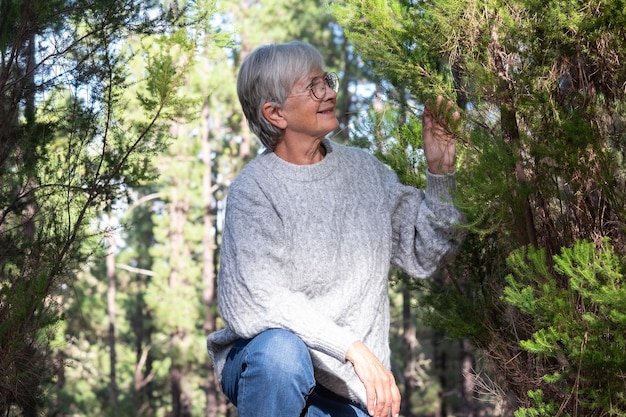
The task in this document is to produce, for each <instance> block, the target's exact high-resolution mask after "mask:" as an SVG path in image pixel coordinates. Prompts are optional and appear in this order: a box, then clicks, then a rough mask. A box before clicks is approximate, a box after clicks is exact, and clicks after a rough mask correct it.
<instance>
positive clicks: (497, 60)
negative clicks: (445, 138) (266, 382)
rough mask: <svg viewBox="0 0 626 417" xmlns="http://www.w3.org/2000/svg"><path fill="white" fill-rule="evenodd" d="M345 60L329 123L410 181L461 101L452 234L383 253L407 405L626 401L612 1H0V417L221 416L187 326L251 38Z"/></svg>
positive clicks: (617, 407) (214, 312)
mask: <svg viewBox="0 0 626 417" xmlns="http://www.w3.org/2000/svg"><path fill="white" fill-rule="evenodd" d="M292 39H301V40H305V41H308V42H310V43H312V44H313V45H315V46H316V47H318V48H319V49H320V51H321V52H322V53H323V55H324V56H325V58H326V63H327V68H328V70H332V71H335V72H337V73H338V74H340V79H341V87H340V92H339V96H338V102H337V115H338V117H339V120H340V129H339V130H338V131H337V132H336V133H335V134H334V137H333V139H334V140H336V141H340V142H342V143H347V144H351V145H353V146H361V147H365V148H367V149H370V150H371V151H372V152H373V153H375V154H376V155H377V156H379V157H380V158H381V159H382V160H383V161H384V162H385V163H387V164H388V165H389V166H390V167H391V168H392V169H394V170H395V171H396V172H397V173H398V175H399V177H400V178H401V180H402V181H404V182H406V183H409V184H413V185H415V186H418V187H423V186H424V185H425V178H424V172H425V168H424V164H423V161H422V158H421V154H420V152H419V148H420V146H421V124H420V116H421V111H422V109H423V105H424V103H426V102H427V101H428V100H432V99H433V98H434V97H436V96H437V95H438V94H442V95H444V96H446V97H448V98H450V99H453V100H454V101H455V102H456V103H457V105H458V107H459V108H460V109H461V111H462V122H461V126H458V127H455V133H457V135H458V139H459V149H458V152H459V158H458V169H457V177H458V183H459V186H458V189H457V191H458V192H457V194H456V195H455V198H456V202H457V204H458V205H459V206H460V207H461V208H462V209H463V210H464V211H465V213H466V214H467V218H468V225H467V229H468V230H467V233H468V235H467V239H466V241H465V244H464V246H463V248H462V250H461V252H460V253H459V255H458V257H457V259H456V260H455V261H454V263H453V264H451V265H448V266H446V267H445V268H444V269H443V270H442V271H440V273H438V274H437V276H435V277H433V279H430V280H425V281H418V282H416V281H414V280H411V279H409V278H408V277H406V276H405V275H403V273H402V272H401V271H393V273H392V276H391V277H390V278H391V285H390V288H389V294H390V299H391V303H392V334H391V340H392V345H393V346H392V350H393V351H394V355H393V368H394V369H393V371H394V373H395V375H396V380H397V382H398V383H399V385H400V388H401V392H402V394H403V403H402V412H401V415H402V416H404V417H418V416H420V417H450V416H459V417H478V416H494V417H496V416H515V417H539V416H544V417H555V416H563V417H565V416H571V417H589V416H626V341H625V333H624V329H625V328H626V288H625V286H624V274H625V270H626V269H625V268H626V265H625V263H626V198H625V192H626V170H625V166H624V165H625V163H626V162H625V160H624V156H625V155H624V153H625V151H626V123H625V122H626V120H625V118H626V116H625V114H626V111H625V110H626V109H625V98H626V65H624V63H625V62H626V4H625V2H624V1H623V0H611V1H607V0H586V1H583V0H542V1H537V0H508V1H502V0H438V1H431V0H345V1H337V2H331V3H328V2H326V1H324V0H248V1H243V0H241V1H219V0H79V1H71V0H0V50H1V53H2V60H1V61H0V416H6V417H13V416H27V417H31V416H33V417H34V416H58V417H61V416H111V417H118V416H120V417H121V416H146V417H148V416H155V417H158V416H167V417H169V416H172V417H182V416H185V417H187V416H207V417H217V416H221V417H224V416H236V410H235V409H234V408H233V407H232V406H231V405H229V404H228V402H227V401H226V399H225V398H224V397H223V395H221V393H220V392H219V389H218V388H217V386H216V381H215V378H214V375H213V370H212V365H211V363H210V360H209V357H208V355H207V353H206V348H205V338H206V335H207V334H208V333H210V332H212V331H213V330H215V329H216V328H219V327H220V326H221V325H222V323H221V321H220V317H219V311H218V308H217V304H216V297H215V294H216V293H215V284H216V275H217V266H218V263H219V247H220V233H221V227H222V216H223V212H224V207H225V201H226V196H227V193H228V187H229V184H230V183H231V181H232V179H233V178H234V177H235V176H236V175H237V173H238V172H239V170H240V169H241V168H242V167H243V166H244V165H245V164H246V162H247V161H249V160H250V159H252V158H254V156H255V155H256V154H257V152H258V151H259V150H260V149H259V145H258V143H257V141H256V139H255V138H254V137H253V136H252V135H251V133H250V132H249V130H248V129H247V126H246V122H245V120H244V119H243V117H242V113H241V111H240V109H239V104H238V101H237V98H236V93H235V79H236V75H237V70H238V66H239V64H240V62H241V61H242V59H243V58H245V56H246V55H247V54H248V53H249V52H250V51H251V50H252V49H253V48H254V47H256V46H258V45H260V44H263V43H268V42H275V41H278V42H283V41H288V40H292Z"/></svg>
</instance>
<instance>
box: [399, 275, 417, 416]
mask: <svg viewBox="0 0 626 417" xmlns="http://www.w3.org/2000/svg"><path fill="white" fill-rule="evenodd" d="M415 332H416V329H415V323H414V318H413V315H412V314H411V292H410V291H409V288H408V287H407V285H406V284H402V344H403V347H404V350H405V352H407V359H406V362H405V364H404V371H403V375H404V392H403V394H402V398H403V399H404V400H403V401H402V409H401V410H400V413H401V414H402V416H403V417H414V414H413V411H412V410H411V408H412V407H411V405H412V401H411V398H412V397H413V394H414V393H415V390H416V388H417V375H416V367H417V348H418V342H417V337H416V336H415Z"/></svg>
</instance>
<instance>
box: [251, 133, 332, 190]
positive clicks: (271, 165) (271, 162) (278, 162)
mask: <svg viewBox="0 0 626 417" xmlns="http://www.w3.org/2000/svg"><path fill="white" fill-rule="evenodd" d="M322 145H323V146H324V147H325V148H326V156H324V159H322V160H321V161H320V162H317V163H315V164H310V165H297V164H292V163H291V162H287V161H285V160H283V159H281V158H280V157H278V156H277V155H276V154H275V153H274V152H271V151H265V152H264V153H263V154H262V155H261V158H260V159H261V161H260V162H261V163H262V165H264V166H266V167H267V168H268V169H269V170H270V172H272V174H273V175H274V176H275V177H277V178H289V179H292V180H294V181H302V182H308V181H317V180H320V179H322V178H325V177H327V176H329V175H330V174H332V173H333V172H334V170H335V168H336V167H337V165H338V163H339V155H337V152H336V149H334V147H336V146H337V145H336V144H334V143H332V142H331V141H330V140H328V139H324V140H323V141H322Z"/></svg>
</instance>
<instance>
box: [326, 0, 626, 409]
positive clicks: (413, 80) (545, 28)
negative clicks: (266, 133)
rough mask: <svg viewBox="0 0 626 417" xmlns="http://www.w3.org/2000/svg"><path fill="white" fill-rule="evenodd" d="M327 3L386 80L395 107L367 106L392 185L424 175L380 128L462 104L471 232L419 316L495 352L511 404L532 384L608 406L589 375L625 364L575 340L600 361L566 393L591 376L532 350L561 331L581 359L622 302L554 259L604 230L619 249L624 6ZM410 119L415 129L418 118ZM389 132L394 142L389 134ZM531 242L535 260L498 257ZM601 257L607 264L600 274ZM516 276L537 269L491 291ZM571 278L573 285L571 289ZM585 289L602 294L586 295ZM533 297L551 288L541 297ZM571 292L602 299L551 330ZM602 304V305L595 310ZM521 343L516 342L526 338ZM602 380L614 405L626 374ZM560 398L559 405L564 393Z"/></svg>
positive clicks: (493, 360) (560, 1)
mask: <svg viewBox="0 0 626 417" xmlns="http://www.w3.org/2000/svg"><path fill="white" fill-rule="evenodd" d="M331 9H332V10H333V13H335V15H336V16H337V17H338V20H339V21H340V23H341V24H342V25H343V26H344V27H345V28H346V33H347V35H348V38H349V39H350V40H351V41H352V42H353V43H354V45H355V50H356V51H357V52H358V53H359V54H361V55H362V56H363V59H364V60H365V61H366V63H367V64H368V65H370V66H372V68H374V71H375V72H376V74H377V75H378V76H379V77H380V78H381V79H382V80H384V81H383V82H381V86H382V88H383V91H384V92H385V93H386V96H385V97H387V98H389V102H388V103H385V106H383V107H382V109H383V110H382V111H383V114H384V113H385V112H391V113H395V114H399V116H394V117H389V115H382V116H381V114H375V116H374V117H372V120H373V121H372V123H371V130H370V132H371V134H372V135H375V136H377V139H376V140H375V141H374V143H376V144H381V143H383V144H385V145H386V147H383V148H381V147H380V146H377V147H376V149H377V150H381V149H382V150H383V151H387V150H390V152H389V154H387V153H386V152H383V153H384V154H385V155H384V156H383V159H384V160H385V161H386V162H388V163H389V165H390V166H392V167H393V169H394V170H396V171H397V172H398V174H399V176H400V177H401V178H402V179H403V181H406V182H407V183H411V184H420V181H423V180H422V178H421V177H422V176H421V174H419V172H413V169H414V168H415V165H414V160H412V159H411V158H409V156H410V153H407V152H406V149H407V148H406V142H404V143H402V139H401V135H400V134H399V133H398V132H400V131H402V130H403V129H402V128H401V127H399V128H398V129H397V130H394V129H388V125H387V124H386V122H385V121H386V120H392V119H393V120H394V121H395V122H397V123H398V124H399V125H400V126H402V125H403V124H404V123H405V120H406V117H405V116H404V115H406V114H410V115H411V117H413V116H419V115H420V113H421V108H422V105H423V104H424V103H427V102H428V100H431V99H432V97H433V96H435V95H437V94H443V95H444V96H446V97H450V98H453V99H455V100H456V102H457V104H459V106H461V110H462V120H463V123H464V126H463V128H464V131H465V133H460V132H459V134H458V139H459V140H458V147H457V149H458V155H459V158H458V160H459V162H458V169H457V178H458V183H459V187H458V189H457V195H456V199H455V202H456V203H457V204H458V205H459V207H461V208H462V209H463V210H464V212H465V213H466V215H467V218H468V230H469V235H468V237H467V239H466V242H465V244H464V245H463V248H462V251H461V253H460V254H459V256H458V257H457V261H456V263H455V265H454V268H453V269H451V271H453V273H452V274H451V275H452V276H449V277H448V280H447V283H446V285H438V284H436V283H433V285H427V291H428V292H427V296H426V299H425V300H426V302H427V303H428V304H429V306H430V307H431V308H430V311H428V314H427V315H426V318H427V320H428V321H429V323H431V324H432V325H433V326H436V327H437V328H439V329H444V330H446V331H447V332H448V333H449V334H450V335H453V336H455V337H464V338H469V339H470V340H471V341H472V342H473V344H474V345H475V346H476V347H477V348H478V349H480V350H481V351H482V352H484V353H485V357H487V358H490V365H489V366H490V367H491V368H492V369H493V370H495V371H494V372H495V374H496V375H495V376H494V379H495V381H496V383H498V384H499V385H501V386H503V387H504V390H505V391H506V393H507V395H508V396H509V398H514V399H513V400H512V401H509V402H508V405H507V407H509V411H511V412H512V411H513V410H514V409H515V408H516V406H517V405H516V403H520V404H530V403H532V402H533V401H535V400H537V398H538V397H534V400H531V396H529V394H528V393H529V392H531V391H532V390H537V389H540V390H541V392H542V395H543V397H542V399H541V400H540V401H539V402H541V403H542V404H558V405H559V407H560V406H561V404H564V408H563V409H558V410H557V412H559V413H562V414H563V413H570V414H571V415H576V412H575V411H576V410H582V408H583V407H593V406H592V405H591V404H595V405H596V406H598V408H597V409H596V411H597V412H598V413H599V414H598V415H600V414H601V413H603V412H604V413H609V410H611V408H610V407H611V406H610V405H609V404H608V403H607V401H604V400H606V398H608V397H605V398H604V400H600V398H601V395H600V393H601V390H600V389H599V388H598V387H600V386H602V383H603V380H604V379H606V378H605V377H602V375H610V377H609V379H611V380H612V381H622V384H623V371H619V369H618V368H616V367H614V366H613V365H612V364H610V363H607V364H605V363H603V362H602V361H601V359H599V358H593V356H594V354H592V353H590V352H589V349H586V353H585V355H586V356H585V358H589V361H590V362H592V363H597V364H599V365H601V366H602V367H604V368H603V371H602V372H604V374H603V373H602V372H597V371H594V369H593V367H592V366H588V367H584V368H580V372H581V373H580V376H579V378H578V380H579V381H581V382H579V385H577V389H578V388H580V387H583V386H595V387H596V389H597V391H594V392H595V393H597V394H598V396H596V394H590V393H587V394H585V395H586V396H585V395H578V394H580V392H578V391H577V392H576V395H574V393H573V392H571V393H570V392H567V391H566V390H564V389H562V388H563V386H564V385H567V384H569V386H570V387H573V386H574V384H572V383H571V381H566V377H564V376H563V374H561V373H559V372H561V371H562V370H560V368H558V361H559V360H561V356H559V357H558V358H551V359H550V360H543V359H541V358H543V356H542V355H544V354H546V353H548V352H550V354H552V355H556V354H557V353H558V354H559V355H563V354H564V353H563V352H561V350H559V349H561V348H560V347H558V346H556V347H555V346H554V343H553V342H554V340H555V339H556V338H557V335H560V336H559V337H562V338H564V340H565V341H566V342H567V343H571V346H570V348H568V350H567V353H568V355H571V358H570V359H569V360H570V361H573V362H572V363H571V364H569V365H568V366H570V365H571V366H573V364H574V362H575V361H576V359H577V358H579V357H582V354H581V353H580V351H581V346H582V345H585V344H587V343H590V340H591V339H585V334H587V333H586V332H587V331H589V330H590V329H595V330H594V331H597V332H598V336H597V337H598V340H597V341H595V342H598V343H600V342H601V341H602V340H603V339H602V336H600V335H599V334H600V330H599V328H602V326H606V325H607V324H606V323H605V320H609V321H610V320H614V321H615V324H617V323H619V319H620V317H621V316H622V314H623V311H624V309H623V306H620V305H619V304H617V303H615V302H613V301H612V298H611V297H612V295H609V294H612V293H611V291H610V290H608V287H607V288H604V289H601V288H600V287H598V288H596V287H594V285H595V284H593V282H592V281H584V282H582V281H581V282H577V279H579V278H577V277H573V278H570V276H572V274H571V273H570V272H567V271H566V270H561V269H559V268H563V266H561V265H559V264H558V263H556V259H558V258H553V256H554V255H555V254H557V253H561V256H565V255H564V254H565V253H567V252H566V251H565V252H563V251H564V250H562V248H570V247H575V242H579V241H585V240H587V241H598V240H601V239H603V238H609V239H610V241H611V243H612V245H613V246H612V247H613V251H614V253H615V254H617V255H618V256H622V257H623V256H626V203H625V202H626V198H625V197H626V182H625V181H624V172H626V170H625V166H624V162H625V161H624V158H623V155H624V152H625V150H626V124H625V119H624V116H623V114H624V113H623V109H624V103H626V92H625V91H624V89H623V80H624V79H626V72H625V67H624V66H623V65H620V64H619V63H620V62H623V61H624V60H625V59H626V42H625V39H626V37H624V33H625V30H626V29H624V28H626V20H625V18H626V15H625V13H624V3H623V2H622V1H619V2H611V1H597V2H592V3H589V2H586V1H578V0H548V1H537V0H515V1H507V2H502V1H498V0H470V1H459V0H442V1H436V2H430V1H423V2H422V1H403V0H394V1H385V2H383V1H375V0H371V1H370V0H367V1H361V0H352V1H351V0H348V1H345V2H342V3H338V4H334V5H332V6H331ZM620 86H621V87H620ZM393 105H395V107H394V108H395V110H390V108H391V107H393ZM406 123H407V125H409V126H410V125H411V123H412V122H411V121H409V122H406ZM380 126H383V127H385V128H384V129H378V127H380ZM411 131H412V132H413V134H419V133H418V132H419V129H411ZM389 133H391V136H392V140H391V141H387V142H386V141H385V139H383V138H384V136H385V135H386V134H389ZM362 136H366V134H362ZM414 140H415V141H417V139H414ZM389 143H391V144H392V145H391V146H389V145H388V144H389ZM528 246H530V247H534V248H536V249H537V250H538V252H537V253H543V255H542V256H544V258H541V257H540V256H539V255H536V256H534V258H532V259H531V258H524V262H522V261H519V262H514V263H511V262H506V260H507V258H508V257H509V255H511V254H514V255H511V256H513V257H514V256H521V255H519V253H518V252H517V250H518V248H520V247H524V248H525V247H528ZM542 251H543V252H542ZM605 266H606V268H604V267H603V268H604V269H603V271H604V272H603V273H606V271H608V270H610V268H609V265H608V264H607V265H605ZM596 272H597V271H594V272H593V273H592V272H588V273H587V275H589V274H596ZM511 274H523V275H525V276H528V277H535V278H536V279H534V280H531V282H528V283H526V284H525V285H524V286H523V288H520V289H519V291H518V293H517V298H516V302H517V303H518V304H517V307H515V308H513V307H512V306H511V305H510V304H509V303H510V301H511V300H509V299H508V298H502V295H503V293H504V287H505V283H506V281H505V277H507V276H510V275H511ZM542 277H543V278H542ZM544 278H545V280H546V281H545V282H544V281H542V279H544ZM580 279H582V278H580ZM585 279H589V277H588V276H585ZM551 280H556V282H552V281H551ZM570 280H571V281H572V282H573V283H574V285H577V286H578V287H579V288H582V289H581V290H576V291H578V293H579V295H577V296H576V297H574V296H573V295H572V293H571V286H570V285H571V284H570V283H569V281H570ZM602 285H604V284H602ZM602 285H601V286H602ZM591 287H593V288H595V289H594V290H591V289H589V288H591ZM585 288H587V289H589V291H591V293H595V291H598V292H597V293H595V294H596V296H592V295H591V293H589V294H587V295H584V291H587V290H584V289H585ZM508 291H510V290H508ZM543 293H545V294H550V295H549V296H548V295H546V297H545V298H542V299H541V300H538V299H537V294H543ZM550 297H552V298H550ZM582 297H587V298H586V299H585V300H586V303H587V304H589V303H591V304H593V305H594V306H597V311H596V310H586V309H584V308H583V310H584V314H583V313H581V315H580V317H579V318H578V321H577V323H579V326H580V327H575V326H570V327H567V328H561V327H559V326H557V325H556V324H557V323H558V320H559V317H560V316H563V317H564V318H568V317H569V316H567V315H565V312H567V311H569V312H570V313H571V314H574V312H575V311H577V310H576V308H580V300H581V299H582ZM604 302H608V303H609V305H610V306H612V307H609V306H608V305H607V307H601V306H602V305H603V303H604ZM587 304H585V305H587ZM524 309H527V310H531V311H533V314H537V313H538V312H542V314H544V316H545V317H552V318H553V319H554V323H555V324H554V325H553V326H552V327H551V326H550V325H546V326H544V327H537V326H539V324H540V323H539V322H537V321H534V320H532V319H530V318H529V317H528V316H527V314H526V313H525V312H524V311H525V310H524ZM605 309H606V311H605ZM600 311H603V313H602V319H599V318H598V314H600V313H599V312H600ZM538 319H539V318H538ZM583 324H584V325H583ZM594 326H598V328H595V327H594ZM611 329H613V328H611ZM570 332H571V333H570ZM612 332H613V333H616V332H617V333H619V330H616V331H613V330H612ZM564 334H565V336H564ZM593 336H594V333H588V334H587V337H588V338H589V337H591V338H592V337H593ZM615 338H617V340H618V343H617V344H616V345H617V346H618V348H619V346H620V344H619V343H621V342H620V340H619V339H620V337H619V336H614V335H612V336H611V337H608V338H606V342H607V345H606V346H604V347H603V348H605V349H607V350H606V351H604V352H603V354H607V355H609V356H610V357H615V352H612V351H610V349H609V344H608V341H614V340H616V339H615ZM521 340H525V341H527V342H524V344H523V346H524V348H522V347H521V345H520V343H519V341H521ZM595 342H594V343H595ZM576 346H577V347H576ZM550 349H556V350H554V351H551V350H550ZM543 350H546V351H545V352H544V351H543ZM575 352H579V353H578V356H576V353H575ZM598 355H600V354H598ZM611 355H613V356H611ZM597 361H599V362H597ZM609 362H610V361H609ZM553 367H556V368H555V369H553ZM557 370H559V372H557ZM544 375H549V376H548V377H547V378H546V380H541V379H539V378H540V377H541V376H544ZM582 381H584V383H583V382H582ZM594 384H596V385H594ZM557 388H558V389H557ZM611 389H613V391H612V392H611V393H610V394H609V393H608V392H607V393H606V396H609V395H611V396H612V397H611V399H612V400H614V401H616V402H618V403H619V401H621V400H620V398H621V397H623V392H624V387H623V385H622V386H621V390H620V389H619V388H615V387H611ZM570 394H572V397H571V398H570V401H569V402H567V401H564V400H565V399H566V398H567V395H570ZM579 402H580V403H579ZM599 404H602V405H599ZM602 407H605V408H604V409H603V408H602ZM536 408H537V407H536ZM537 410H539V408H537ZM615 410H617V408H613V409H612V411H610V412H615ZM535 411H536V410H535ZM552 411H554V410H553V409H543V410H541V411H538V412H541V413H543V415H550V413H551V412H552ZM563 415H564V414H563ZM580 415H586V414H584V413H582V414H580Z"/></svg>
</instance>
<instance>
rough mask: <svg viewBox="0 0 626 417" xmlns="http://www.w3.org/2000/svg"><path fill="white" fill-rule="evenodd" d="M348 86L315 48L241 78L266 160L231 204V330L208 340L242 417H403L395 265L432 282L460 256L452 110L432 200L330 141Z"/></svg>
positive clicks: (438, 137) (436, 136) (259, 53)
mask: <svg viewBox="0 0 626 417" xmlns="http://www.w3.org/2000/svg"><path fill="white" fill-rule="evenodd" d="M338 82H339V81H338V79H337V75H336V74H333V73H327V72H324V61H323V59H322V56H321V55H320V53H319V52H318V51H317V50H316V49H314V48H313V47H312V46H310V45H309V44H306V43H303V42H290V43H286V44H273V45H267V46H262V47H259V48H257V49H256V50H254V51H253V52H252V53H251V54H250V55H249V56H248V57H247V58H246V59H245V60H244V62H243V64H242V66H241V70H240V72H239V77H238V80H237V92H238V95H239V100H240V102H241V105H242V107H243V111H244V113H245V115H246V117H247V119H248V123H249V125H250V128H251V129H252V131H253V132H254V133H255V134H256V135H257V136H258V137H259V139H260V140H261V141H262V143H263V145H264V146H265V148H266V150H265V152H263V153H262V154H261V155H259V156H258V157H257V158H255V159H254V160H253V161H251V162H250V163H249V164H248V165H247V166H246V167H245V168H244V169H243V171H242V172H241V173H240V174H239V175H238V177H237V178H236V179H235V181H234V182H233V184H232V186H231V188H230V191H229V194H228V203H227V208H226V223H225V227H224V235H223V241H222V249H221V265H220V271H219V282H218V288H219V293H218V294H219V307H220V311H221V315H222V318H223V319H224V322H225V323H226V327H225V328H224V329H223V330H221V331H218V332H216V333H213V334H211V335H209V337H208V340H207V345H208V350H209V353H210V355H211V358H212V360H213V363H214V367H215V370H216V373H217V375H218V378H219V379H220V382H221V388H222V390H223V392H224V394H225V395H226V396H227V397H228V398H229V400H230V401H232V402H233V403H234V404H235V405H236V406H237V410H238V415H239V417H252V416H254V417H258V416H261V417H300V416H309V417H318V416H363V417H364V416H367V415H368V414H369V415H371V416H381V417H383V416H384V417H388V416H390V415H394V416H395V415H397V414H398V413H399V410H400V392H399V390H398V388H397V386H396V383H395V380H394V377H393V375H392V373H391V372H390V351H389V320H390V315H389V299H388V295H387V285H388V282H387V279H388V272H389V268H390V264H394V265H397V266H398V267H400V268H402V269H403V270H405V271H406V272H407V273H409V274H410V275H412V276H414V277H418V278H425V277H428V276H430V275H432V273H433V272H434V271H435V270H436V269H437V268H438V267H439V266H440V265H441V263H442V261H443V260H444V259H446V258H448V257H449V255H450V254H452V253H453V251H454V250H455V248H456V247H457V246H458V244H459V236H458V233H456V228H455V227H454V224H455V223H456V222H458V221H459V220H460V219H461V216H460V214H459V212H458V211H457V210H456V209H455V208H454V206H453V205H452V204H451V202H450V200H451V196H450V190H451V189H452V188H453V187H454V184H455V179H454V159H455V145H454V138H453V136H452V135H451V134H449V133H448V132H447V130H446V129H445V124H444V122H442V121H440V119H439V118H438V117H436V116H435V115H436V114H438V111H437V112H436V111H435V110H434V109H433V110H427V111H426V112H425V115H424V126H423V139H424V152H425V156H426V160H427V163H428V173H427V187H426V191H425V192H424V191H422V190H419V189H416V188H413V187H408V186H405V185H402V184H400V183H399V182H398V179H397V177H396V175H394V173H393V172H391V171H390V170H389V169H388V168H387V167H385V166H384V165H383V164H382V163H380V162H379V161H378V160H377V159H376V158H375V157H373V156H372V155H371V154H369V153H368V152H366V151H364V150H362V149H358V148H351V147H346V146H343V145H340V144H337V143H334V142H332V141H331V140H329V139H327V138H326V135H328V134H329V133H330V132H332V131H334V130H335V129H337V127H338V121H337V118H336V116H335V104H336V100H337V90H338V88H337V86H338ZM450 104H451V103H447V105H446V104H442V102H441V98H440V99H439V101H438V102H437V107H440V108H442V110H444V111H446V110H449V109H450ZM437 110H439V109H437ZM453 117H455V118H458V112H455V114H454V116H453Z"/></svg>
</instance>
